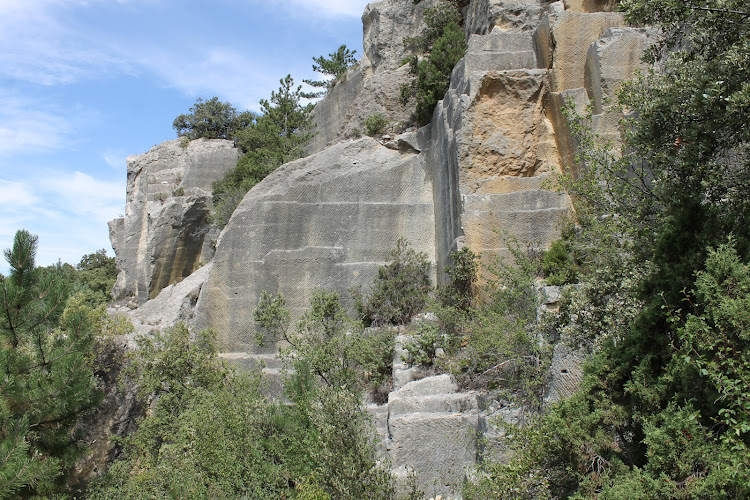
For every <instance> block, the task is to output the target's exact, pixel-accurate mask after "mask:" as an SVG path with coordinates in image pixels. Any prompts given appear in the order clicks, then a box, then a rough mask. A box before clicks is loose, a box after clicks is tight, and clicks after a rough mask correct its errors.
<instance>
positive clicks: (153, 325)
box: [109, 263, 211, 347]
mask: <svg viewBox="0 0 750 500" xmlns="http://www.w3.org/2000/svg"><path fill="white" fill-rule="evenodd" d="M210 271H211V264H210V263H209V264H206V265H205V266H203V267H201V268H200V269H198V270H197V271H195V272H194V273H192V274H191V275H190V276H188V277H187V278H185V279H184V280H182V281H180V282H179V283H177V284H173V285H168V286H167V287H165V288H164V289H163V290H162V291H161V292H160V293H159V295H157V296H156V297H154V298H153V299H151V300H149V301H148V302H146V303H144V304H142V305H141V306H140V307H138V308H136V309H130V308H129V307H127V306H114V307H111V308H110V310H109V313H110V314H119V315H123V316H125V317H126V318H128V319H129V320H130V322H131V323H132V324H133V327H134V328H135V331H134V334H133V335H132V336H131V337H130V338H129V339H128V342H129V344H130V346H131V347H133V346H134V345H135V344H134V342H133V341H134V340H135V337H136V336H138V335H148V334H149V333H150V332H151V331H152V330H163V329H165V328H169V327H171V326H174V325H175V324H176V323H178V322H184V323H186V324H188V325H189V324H190V323H192V320H193V311H194V308H195V303H196V302H197V300H198V295H199V294H200V290H201V287H202V286H203V283H204V282H205V281H206V278H208V274H209V272H210Z"/></svg>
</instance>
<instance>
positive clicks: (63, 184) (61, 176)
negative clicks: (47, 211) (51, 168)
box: [38, 172, 125, 223]
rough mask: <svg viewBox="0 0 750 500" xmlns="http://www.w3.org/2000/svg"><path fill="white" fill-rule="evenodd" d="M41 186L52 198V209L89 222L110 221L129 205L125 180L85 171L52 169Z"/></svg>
mask: <svg viewBox="0 0 750 500" xmlns="http://www.w3.org/2000/svg"><path fill="white" fill-rule="evenodd" d="M38 189H39V190H40V191H41V192H43V193H44V198H45V199H46V200H49V201H48V202H47V203H46V204H45V205H46V206H47V207H48V208H51V209H56V210H58V211H60V212H65V213H68V214H72V215H76V216H80V217H85V219H86V220H89V221H92V220H93V221H99V222H101V223H106V222H107V221H109V220H111V219H114V218H115V217H116V216H117V213H118V212H121V211H122V210H123V207H124V206H125V189H124V186H123V185H122V182H121V181H108V180H103V179H96V178H94V177H92V176H90V175H88V174H85V173H82V172H73V173H67V172H66V173H63V172H51V173H49V174H48V175H45V177H44V180H42V181H40V182H39V183H38ZM63 207H64V208H63Z"/></svg>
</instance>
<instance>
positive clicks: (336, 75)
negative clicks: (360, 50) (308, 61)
mask: <svg viewBox="0 0 750 500" xmlns="http://www.w3.org/2000/svg"><path fill="white" fill-rule="evenodd" d="M356 53H357V51H356V50H349V49H347V48H346V45H341V46H340V47H339V48H338V50H336V52H334V53H332V54H328V58H325V57H324V56H319V57H313V61H314V62H315V64H313V66H312V69H313V71H315V72H317V73H320V74H322V75H325V76H329V77H331V78H330V79H326V80H302V81H303V82H305V83H306V84H308V85H310V86H312V87H315V88H323V89H324V90H320V91H317V92H307V93H303V94H302V96H303V97H305V98H307V99H315V98H317V97H322V96H324V95H326V93H327V92H328V90H329V89H330V88H331V87H333V86H334V85H335V84H336V82H337V81H338V80H339V79H340V78H341V77H343V76H344V75H346V72H347V71H349V68H350V67H352V66H353V65H354V64H355V63H356V62H357V59H356V58H355V57H354V54H356Z"/></svg>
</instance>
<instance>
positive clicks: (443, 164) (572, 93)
mask: <svg viewBox="0 0 750 500" xmlns="http://www.w3.org/2000/svg"><path fill="white" fill-rule="evenodd" d="M435 1H436V0H422V1H421V2H418V3H417V4H415V3H414V2H411V1H404V0H384V1H380V2H374V3H371V4H370V5H368V6H367V8H366V9H365V12H364V14H363V17H362V19H363V26H364V54H363V57H362V60H361V61H360V63H359V65H358V66H357V67H355V68H353V69H352V70H350V71H349V73H348V75H346V77H344V78H342V79H341V80H340V81H338V82H337V83H336V84H335V86H334V87H333V88H332V89H331V90H330V92H329V94H328V96H327V97H326V98H325V99H323V100H322V101H321V102H320V103H319V104H318V105H317V107H316V111H315V122H316V124H317V136H316V138H315V139H314V140H313V142H312V144H311V145H310V147H309V148H310V149H309V151H310V153H311V154H310V156H308V157H306V158H303V159H300V160H297V161H294V162H292V163H289V164H286V165H284V166H282V167H280V168H279V169H278V170H277V171H275V172H274V173H273V174H271V175H270V176H269V177H267V178H266V179H265V180H263V181H262V182H261V183H259V184H258V185H256V186H255V187H254V188H253V189H252V190H251V191H250V192H249V193H248V194H247V195H246V196H245V198H244V200H243V201H242V202H241V203H240V205H239V206H238V208H237V210H236V211H235V213H234V214H233V216H232V218H231V219H230V221H229V223H228V224H227V226H226V227H225V228H224V229H223V231H222V232H221V234H220V235H218V236H216V235H212V234H211V232H210V231H211V229H210V225H209V224H208V223H207V221H206V215H207V206H208V203H209V201H210V193H209V190H210V182H211V180H213V179H215V178H218V177H219V176H221V175H222V174H223V173H224V172H225V171H226V170H227V169H229V168H231V167H232V166H234V163H235V162H236V160H237V157H238V153H237V151H236V150H235V149H233V148H232V146H231V144H230V143H228V142H226V141H203V140H201V141H193V142H191V143H190V145H189V146H188V147H187V149H183V148H181V147H180V145H179V143H178V141H171V142H168V143H165V144H163V145H160V146H157V147H155V148H154V149H152V150H151V151H149V152H148V153H146V154H144V155H140V156H137V157H131V158H129V160H128V198H127V199H128V205H127V209H126V217H125V218H124V219H118V220H116V221H113V222H112V223H110V229H111V232H112V241H113V246H114V247H115V251H116V253H117V259H118V266H119V270H120V276H119V277H118V282H117V286H116V292H117V293H120V294H125V295H134V296H135V297H136V298H137V299H138V301H141V302H143V301H146V300H147V299H149V298H152V299H153V298H154V297H156V295H157V294H159V292H160V291H161V290H162V289H165V291H164V294H163V296H162V297H160V298H159V300H158V301H151V302H150V303H146V305H144V306H141V308H140V309H139V310H136V311H135V312H133V313H131V315H132V316H133V317H134V318H135V319H136V321H137V322H140V326H141V328H142V329H144V330H145V329H147V327H148V326H149V325H158V326H167V323H169V322H171V321H174V320H175V319H178V318H181V319H188V320H191V321H193V323H194V325H195V326H196V327H200V328H202V327H212V328H215V329H216V330H217V331H218V334H219V339H220V344H221V346H220V347H221V349H222V351H223V354H222V355H223V356H224V357H225V358H228V359H232V360H234V361H236V362H238V363H240V364H249V365H253V364H256V363H257V362H259V361H262V362H263V364H264V365H265V367H266V368H265V370H266V372H268V373H271V374H272V373H274V372H275V371H276V370H277V368H278V361H277V360H275V359H274V351H275V346H268V347H265V348H259V347H257V346H256V345H255V343H254V341H253V335H252V334H253V331H254V329H255V324H254V321H253V317H252V311H253V309H254V307H255V306H256V304H257V300H258V297H259V295H260V293H261V292H262V291H264V290H265V291H268V292H270V293H277V292H282V293H283V294H284V295H285V297H286V299H287V305H288V306H289V307H290V308H291V310H292V315H293V317H297V316H299V314H300V312H301V311H302V310H303V308H305V307H306V305H307V304H308V301H309V297H310V294H311V292H312V291H313V290H314V289H315V288H328V289H335V290H338V291H340V292H342V293H345V292H346V291H347V289H348V288H349V287H351V286H353V285H358V284H364V285H366V284H367V283H369V282H371V280H372V278H373V276H374V275H375V272H376V270H377V268H378V266H379V265H381V264H383V263H384V262H385V261H386V260H387V259H388V255H389V252H390V251H391V249H392V248H393V247H394V245H395V242H396V241H397V240H398V239H399V238H400V237H405V238H406V239H407V240H408V241H409V242H410V243H411V245H412V247H413V248H415V249H416V250H418V251H423V252H425V253H426V254H427V255H428V257H429V259H430V260H431V262H432V263H433V268H432V271H433V278H434V280H435V281H436V282H439V281H441V279H442V277H441V269H443V267H444V266H445V265H446V264H448V263H449V254H450V252H451V251H452V250H456V249H458V248H461V247H463V246H467V247H469V248H470V249H472V250H473V251H475V252H477V253H480V254H483V255H487V256H496V255H498V254H502V253H503V252H505V251H506V249H504V248H503V247H504V244H503V239H502V238H501V237H500V236H499V232H503V231H504V232H507V233H510V234H512V235H515V236H516V237H518V238H519V239H520V240H521V241H523V242H526V243H528V244H529V245H531V246H532V247H537V248H545V247H547V246H548V245H549V244H550V243H551V242H552V241H553V240H554V239H555V238H557V236H558V234H559V233H558V231H559V223H560V221H561V219H562V217H563V216H564V215H565V214H566V213H568V211H569V210H571V202H570V199H569V197H568V196H567V194H565V193H561V192H558V191H556V190H554V189H552V188H553V187H554V181H555V177H556V176H557V175H558V174H559V173H560V172H562V171H563V170H564V169H567V168H572V167H573V165H574V162H573V158H574V155H575V144H574V141H573V139H572V137H571V135H570V131H569V128H568V125H567V123H566V120H565V118H564V116H563V114H562V112H561V107H562V105H563V103H564V102H565V101H566V100H567V99H568V98H572V99H573V101H574V103H575V104H576V105H577V106H578V108H579V109H580V110H583V109H584V108H585V107H586V106H587V105H588V104H589V103H590V104H591V105H592V109H593V112H594V113H595V115H594V126H595V128H596V130H597V131H598V132H599V133H601V134H604V135H606V136H608V137H610V138H611V139H614V140H615V141H617V140H619V136H620V133H619V129H618V121H619V118H620V115H619V114H618V113H619V112H618V111H617V110H615V109H614V108H612V107H611V105H610V100H611V99H612V98H613V97H614V95H615V92H616V90H617V88H618V87H619V85H620V83H621V82H622V81H623V80H624V79H626V78H629V77H630V76H632V75H633V73H634V71H635V70H636V69H638V68H640V67H641V62H640V61H641V54H642V52H643V50H644V49H645V47H646V46H647V45H648V33H647V32H646V31H644V30H641V29H636V28H628V27H625V26H624V24H623V23H624V21H623V17H622V15H621V14H619V13H616V12H611V2H609V1H607V0H566V1H565V2H562V1H558V2H549V1H544V0H471V1H470V2H467V3H466V4H465V6H464V11H463V12H464V18H465V29H466V33H467V39H468V51H467V53H466V55H465V57H464V58H463V59H462V60H461V61H460V62H459V63H458V64H457V66H456V67H455V69H454V71H453V74H452V78H451V83H450V88H449V89H448V91H447V93H446V95H445V98H444V99H443V100H442V101H441V102H439V103H438V105H437V107H436V109H435V111H434V114H433V118H432V121H431V123H430V124H429V125H427V126H426V127H423V128H421V129H419V130H411V131H408V132H406V133H402V134H400V135H397V134H395V133H391V134H389V136H386V137H381V138H377V139H372V138H361V139H356V140H355V139H352V138H351V136H352V135H353V132H354V130H355V129H356V128H360V127H361V123H362V121H363V120H364V118H365V117H367V116H368V115H370V114H373V113H383V114H385V115H386V116H387V117H388V118H389V120H390V122H391V123H392V124H395V123H397V122H401V123H403V122H407V121H408V119H409V114H410V110H408V109H407V108H405V107H404V106H403V104H401V103H400V102H399V101H398V87H399V86H400V84H401V83H403V82H405V81H406V78H407V76H408V75H407V71H408V69H407V68H405V67H404V66H402V65H401V60H402V58H403V57H404V55H405V53H404V49H403V39H404V37H407V36H413V35H415V34H416V33H418V31H419V26H420V20H421V17H422V15H423V12H424V9H425V8H427V7H430V6H432V5H433V4H434V3H435ZM213 238H216V248H215V255H214V254H213V252H214V249H213V246H212V240H213ZM209 260H210V264H209V266H207V267H205V268H203V269H201V271H200V273H193V271H195V270H196V269H197V267H198V265H199V263H200V262H201V261H204V262H206V263H208V261H209ZM191 273H193V275H192V276H191V278H190V280H186V282H185V284H183V285H182V286H171V285H173V284H176V283H178V282H180V281H181V280H182V279H183V278H185V277H187V276H188V275H190V274H191ZM549 302H550V304H552V303H553V302H554V300H552V299H550V300H549ZM149 304H155V305H153V306H151V305H149ZM193 307H194V309H193ZM160 310H163V311H168V314H169V317H168V318H167V317H166V316H165V318H159V317H158V311H160ZM165 314H166V313H165ZM399 363H400V359H395V360H394V366H395V365H398V364H399ZM577 363H578V357H577V355H576V353H572V352H569V351H566V350H565V349H563V348H562V347H560V348H556V349H555V360H554V361H553V364H552V369H553V373H552V374H551V375H552V376H551V380H552V384H551V386H550V388H549V391H548V392H549V394H548V397H547V400H548V401H554V400H555V399H556V398H558V397H560V396H561V395H565V394H568V393H569V392H570V391H571V390H574V388H575V384H576V383H577V381H578V380H579V375H580V370H578V368H577ZM399 370H401V371H400V372H399ZM396 371H397V372H398V376H397V377H396V383H395V387H394V392H393V393H392V394H391V397H390V398H389V402H388V403H387V405H384V406H374V407H373V408H372V413H373V414H374V415H375V417H376V418H375V420H376V426H377V427H378V429H379V431H380V432H381V435H382V438H383V443H384V450H383V451H384V452H385V453H389V454H390V458H391V460H392V463H393V464H394V467H395V468H396V470H397V471H398V474H401V475H402V476H405V474H406V471H407V470H408V469H413V470H416V471H417V472H418V474H419V481H420V485H421V486H422V487H423V488H425V489H429V488H432V487H435V490H434V492H435V494H437V493H441V494H451V495H453V494H456V492H457V491H458V490H457V488H458V486H457V485H458V483H460V482H461V481H462V480H463V478H464V474H465V470H467V469H468V468H469V467H471V466H472V465H473V464H474V463H475V462H476V460H477V459H478V458H481V456H482V453H485V452H486V450H485V448H484V447H483V445H482V440H479V439H476V436H477V435H478V433H484V435H485V436H486V437H489V438H493V436H494V437H496V436H497V433H496V432H495V431H493V429H492V426H491V425H490V423H489V422H490V419H488V417H489V415H493V414H494V415H498V416H500V417H501V418H503V419H506V420H511V421H512V420H513V419H514V418H516V417H517V409H516V408H513V407H512V406H510V407H506V406H503V405H501V404H499V403H498V402H496V401H489V402H488V400H487V398H486V395H482V394H475V393H461V392H459V391H458V388H457V386H456V385H455V382H454V381H452V380H450V377H448V376H447V375H445V376H441V377H440V378H430V379H425V380H412V378H413V377H411V375H410V373H411V372H408V371H406V368H404V367H400V368H398V367H397V370H396ZM493 433H494V434H493ZM452 437H453V438H454V439H453V440H452V441H451V438H452ZM441 440H442V441H441ZM490 440H491V441H492V439H490ZM449 442H450V445H448V443H449ZM430 445H432V446H433V448H434V449H433V448H429V446H430ZM430 491H432V490H430Z"/></svg>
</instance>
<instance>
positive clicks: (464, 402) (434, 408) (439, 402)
mask: <svg viewBox="0 0 750 500" xmlns="http://www.w3.org/2000/svg"><path fill="white" fill-rule="evenodd" d="M478 408H479V405H478V403H477V396H476V394H474V393H470V392H457V393H452V394H440V395H435V396H424V397H409V398H399V397H393V398H390V399H389V401H388V411H389V412H390V416H391V418H393V417H396V416H400V415H411V414H425V413H429V414H437V413H458V412H468V411H472V410H477V409H478Z"/></svg>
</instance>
